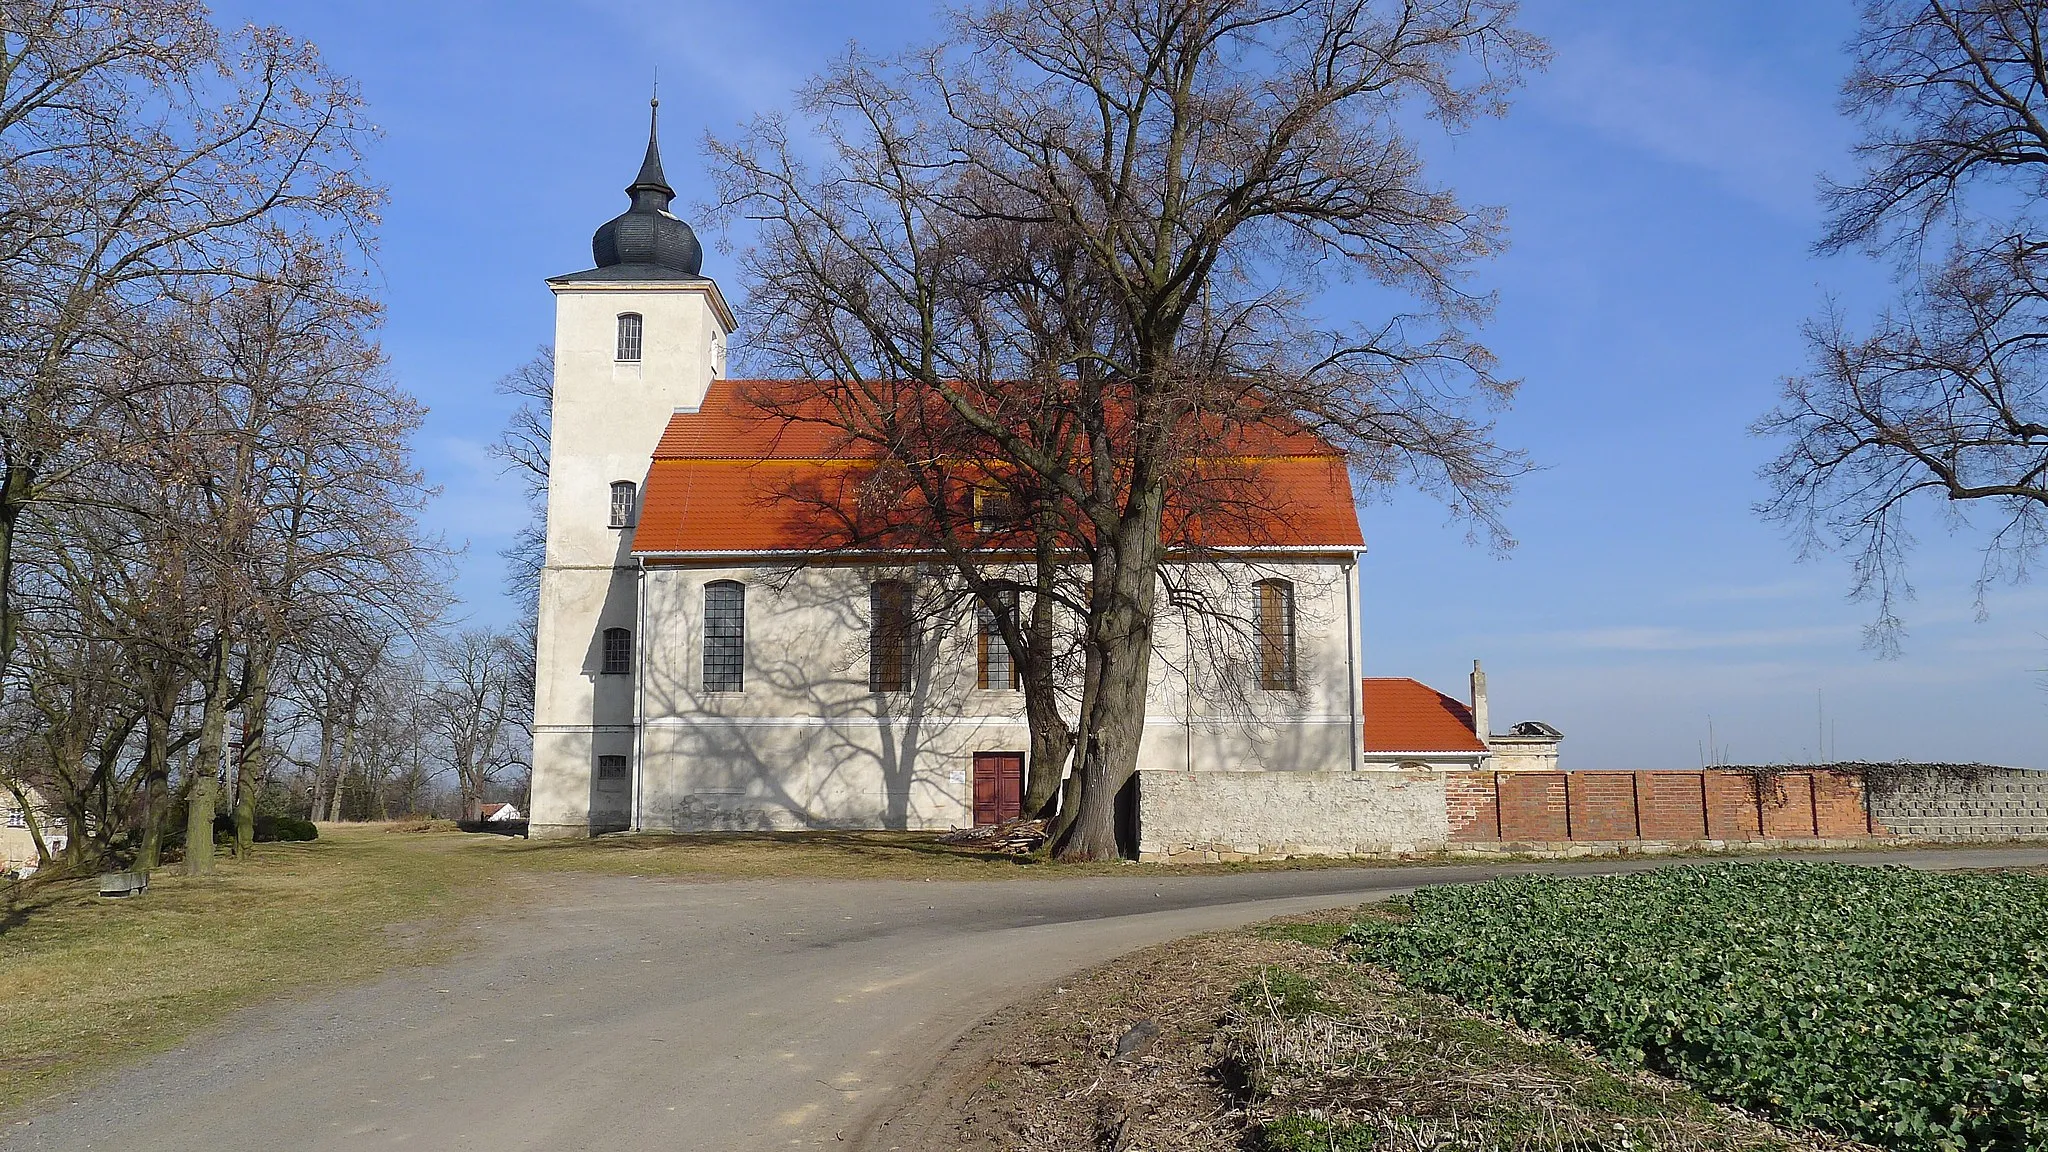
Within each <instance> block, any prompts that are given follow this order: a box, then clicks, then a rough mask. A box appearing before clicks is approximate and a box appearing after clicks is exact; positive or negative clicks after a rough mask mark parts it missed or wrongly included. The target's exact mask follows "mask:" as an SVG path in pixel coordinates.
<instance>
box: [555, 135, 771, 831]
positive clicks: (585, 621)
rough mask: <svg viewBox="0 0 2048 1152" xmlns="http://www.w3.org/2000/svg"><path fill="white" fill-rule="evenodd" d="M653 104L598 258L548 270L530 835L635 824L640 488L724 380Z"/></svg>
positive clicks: (715, 318) (595, 247) (719, 330)
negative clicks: (665, 444)
mask: <svg viewBox="0 0 2048 1152" xmlns="http://www.w3.org/2000/svg"><path fill="white" fill-rule="evenodd" d="M659 106H660V101H659V100H656V101H654V102H653V105H652V107H651V108H650V112H649V116H648V129H647V155H646V158H645V159H644V160H642V162H641V164H640V172H639V175H637V176H636V177H634V179H633V183H632V184H630V185H629V186H627V188H626V195H627V197H629V198H630V200H631V201H632V203H631V205H630V206H629V207H628V208H627V209H626V211H625V212H624V213H622V214H620V215H619V216H617V217H614V218H613V219H612V220H610V221H609V222H607V223H606V224H605V225H604V226H603V227H601V228H599V229H598V230H597V234H596V235H595V236H594V237H592V238H591V244H590V247H591V255H592V256H593V257H594V258H595V261H596V267H594V268H591V269H589V270H587V271H583V272H576V273H572V274H570V275H567V276H557V277H555V278H553V279H551V280H549V281H548V288H549V290H550V291H552V292H553V293H554V295H555V387H554V410H553V426H552V433H551V436H550V441H549V449H548V514H547V553H546V560H545V563H544V564H543V566H542V568H541V576H540V636H539V647H538V651H537V653H536V661H537V663H536V669H535V673H536V682H535V686H534V726H533V796H532V803H531V805H530V809H531V810H530V812H529V813H528V815H529V816H530V817H531V828H532V830H533V833H534V834H535V835H538V836H585V835H589V834H591V833H592V832H604V831H613V830H617V829H622V828H626V827H628V826H630V824H631V821H632V813H633V797H632V787H633V783H632V782H633V780H634V778H635V775H636V773H635V768H636V765H635V764H634V763H633V759H634V757H635V756H636V755H637V754H638V748H639V740H638V738H637V736H638V729H637V723H638V712H637V709H636V707H635V704H636V700H637V696H638V692H637V686H638V683H639V674H640V669H639V667H638V666H637V665H638V659H637V657H638V653H639V651H640V643H639V640H640V637H639V630H640V628H641V627H642V621H641V619H640V611H639V587H638V581H639V567H638V565H637V564H636V563H635V562H634V560H633V555H632V552H633V531H634V526H635V524H636V523H637V522H638V520H639V511H640V492H641V490H642V488H644V487H645V484H646V480H647V469H648V464H649V461H650V459H651V458H652V457H653V455H654V449H655V445H656V444H657V443H658V442H659V441H660V439H661V434H662V430H663V429H664V428H666V427H667V425H668V420H669V417H670V415H671V414H673V413H674V412H676V411H678V410H694V409H695V408H697V406H698V405H699V404H701V403H702V402H703V399H704V393H705V391H706V390H707V389H708V388H709V387H710V386H711V382H712V381H713V380H714V379H717V378H718V377H720V376H722V375H724V373H725V345H726V340H727V338H728V337H729V336H730V335H731V334H732V330H733V318H732V312H731V310H730V309H729V308H728V307H727V306H726V303H725V298H724V297H723V296H722V295H720V293H719V291H718V285H717V284H716V283H714V282H712V281H711V280H710V279H708V278H707V277H705V276H704V275H703V274H702V271H701V269H702V266H703V262H704V250H703V248H702V246H701V245H699V244H698V242H697V237H696V234H695V233H694V232H692V231H691V230H690V226H689V225H688V224H685V223H683V222H682V221H681V220H679V219H677V218H676V217H675V216H674V215H673V214H671V213H670V211H669V205H670V203H671V202H672V201H673V200H674V199H675V189H673V188H671V187H669V184H668V179H667V177H666V176H664V175H663V173H662V170H661V148H660V143H659V139H658V131H657V125H658V116H659V110H660V109H659Z"/></svg>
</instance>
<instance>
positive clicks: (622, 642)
mask: <svg viewBox="0 0 2048 1152" xmlns="http://www.w3.org/2000/svg"><path fill="white" fill-rule="evenodd" d="M632 670H633V634H632V633H631V632H629V631H627V630H626V629H624V628H607V629H605V630H604V674H605V675H607V676H624V675H625V674H626V673H628V672H631V671H632Z"/></svg>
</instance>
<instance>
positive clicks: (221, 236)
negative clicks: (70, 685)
mask: <svg viewBox="0 0 2048 1152" xmlns="http://www.w3.org/2000/svg"><path fill="white" fill-rule="evenodd" d="M370 131H371V129H370V126H369V125H368V123H367V121H366V120H365V119H364V118H363V115H362V108H361V101H360V99H359V97H358V95H357V93H356V91H355V89H354V86H353V84H352V83H350V82H349V81H348V80H347V79H346V78H344V77H341V76H337V75H335V74H334V73H332V72H330V71H328V70H327V69H326V68H325V67H324V66H323V65H322V64H321V63H320V60H319V58H318V55H317V54H316V53H315V52H314V51H313V49H312V48H311V47H310V46H309V45H305V44H302V43H299V42H297V41H294V40H293V39H291V38H290V37H289V36H287V35H285V34H284V33H282V32H281V31H279V30H277V29H274V28H249V29H246V30H244V31H243V32H241V33H238V34H236V35H234V36H231V37H223V36H221V35H220V34H219V33H217V32H216V31H215V29H214V28H213V26H212V25H211V24H210V23H209V22H208V20H207V15H206V10H205V8H204V7H203V6H202V5H201V4H200V3H198V2H197V0H138V2H132V3H118V4H116V3H99V2H83V3H64V4H39V5H26V4H16V5H10V6H8V7H7V8H6V10H5V12H4V15H0V305H4V306H0V673H4V671H5V668H6V665H7V662H8V661H9V659H10V658H11V654H12V652H13V650H14V637H15V629H16V627H17V626H18V613H17V612H16V610H15V608H14V606H13V604H12V600H11V597H12V590H13V579H14V570H15V566H16V564H17V563H18V562H19V560H20V557H19V556H18V555H17V554H16V551H15V549H16V547H17V544H18V539H17V537H18V533H19V530H20V528H21V521H22V518H23V516H24V515H26V514H27V513H28V511H29V510H30V509H31V508H32V507H34V506H35V505H36V504H37V503H38V502H41V501H44V500H48V499H51V498H53V497H54V496H55V495H56V494H57V493H58V490H59V489H60V488H61V487H63V486H64V485H66V484H67V483H69V482H71V481H72V480H74V479H76V478H78V476H79V474H80V473H81V472H82V471H87V470H90V469H92V468H93V467H94V466H96V465H97V464H99V463H101V462H104V461H106V460H108V459H113V458H117V457H118V456H119V455H120V453H121V449H122V445H121V444H120V443H119V442H118V440H116V439H115V438H114V437H113V436H112V435H111V434H110V430H109V427H108V423H107V421H106V419H105V416H106V414H107V412H108V411H109V410H110V409H118V408H119V407H120V406H121V405H123V404H125V403H127V402H128V401H129V400H130V399H132V390H133V389H134V388H136V387H145V386H148V385H149V384H150V383H152V381H150V380H149V379H148V378H147V377H136V376H132V375H128V374H124V373H119V372H108V371H105V370H103V368H102V364H103V362H104V361H105V360H107V359H109V358H112V359H117V360H118V359H121V358H123V357H125V356H127V355H129V353H130V349H129V347H128V345H129V343H130V339H131V337H132V336H133V334H135V333H137V332H141V331H147V330H149V329H150V328H152V327H153V326H154V324H153V320H154V313H156V312H157V311H158V310H160V309H161V308H162V307H163V306H164V304H165V302H166V301H167V300H171V299H175V298H176V297H178V296H179V295H181V294H186V293H188V292H190V291H191V290H193V289H194V288H195V286H196V285H198V284H199V283H200V282H204V281H237V280H246V279H248V278H249V277H251V276H252V275H254V272H253V271H252V264H251V262H250V261H248V260H246V259H245V257H246V256H248V254H249V253H250V252H251V250H252V249H253V247H254V246H255V245H257V244H258V243H259V242H260V241H261V240H262V239H263V238H264V237H265V236H266V235H270V234H274V233H276V232H278V231H288V232H289V231H307V232H315V233H319V234H323V235H326V236H329V237H332V238H335V239H337V240H345V241H348V242H351V243H354V244H357V245H361V244H363V243H367V239H368V237H367V229H368V227H369V226H370V225H371V223H372V221H373V219H374V214H375V211H376V209H377V206H378V205H379V203H380V202H381V200H382V193H381V191H380V190H378V189H377V188H375V187H374V186H372V185H370V184H368V183H366V182H365V181H363V180H362V179H361V177H360V175H359V173H358V170H357V166H358V159H359V155H358V147H359V145H360V142H361V140H362V138H363V137H364V136H365V135H366V134H367V133H369V132H370Z"/></svg>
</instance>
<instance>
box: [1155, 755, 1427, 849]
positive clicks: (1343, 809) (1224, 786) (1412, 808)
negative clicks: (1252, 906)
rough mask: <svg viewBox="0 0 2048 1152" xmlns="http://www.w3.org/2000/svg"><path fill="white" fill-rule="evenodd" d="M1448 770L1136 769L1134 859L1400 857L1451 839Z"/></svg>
mask: <svg viewBox="0 0 2048 1152" xmlns="http://www.w3.org/2000/svg"><path fill="white" fill-rule="evenodd" d="M1445 779H1446V774H1445V773H1442V772H1429V771H1424V772H1416V771H1408V772H1403V771H1372V770H1367V771H1362V772H1352V771H1342V772H1194V773H1189V772H1183V771H1153V772H1141V773H1139V775H1138V858H1139V859H1140V860H1153V861H1165V862H1169V863H1187V862H1198V861H1210V862H1214V861H1227V860H1261V859H1277V858H1284V857H1288V856H1366V857H1375V856H1402V855H1412V854H1415V853H1419V852H1430V851H1437V850H1440V849H1442V848H1443V846H1444V844H1445V842H1446V841H1447V840H1448V839H1449V838H1450V816H1449V809H1448V807H1447V804H1446V799H1445V787H1444V785H1445Z"/></svg>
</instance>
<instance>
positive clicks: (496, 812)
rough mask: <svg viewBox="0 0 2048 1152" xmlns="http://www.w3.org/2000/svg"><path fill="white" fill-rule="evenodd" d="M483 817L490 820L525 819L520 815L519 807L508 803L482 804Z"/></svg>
mask: <svg viewBox="0 0 2048 1152" xmlns="http://www.w3.org/2000/svg"><path fill="white" fill-rule="evenodd" d="M484 819H486V820H492V821H504V820H524V819H526V817H524V816H522V815H520V814H519V809H517V808H515V807H513V806H512V805H510V804H486V805H484Z"/></svg>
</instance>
